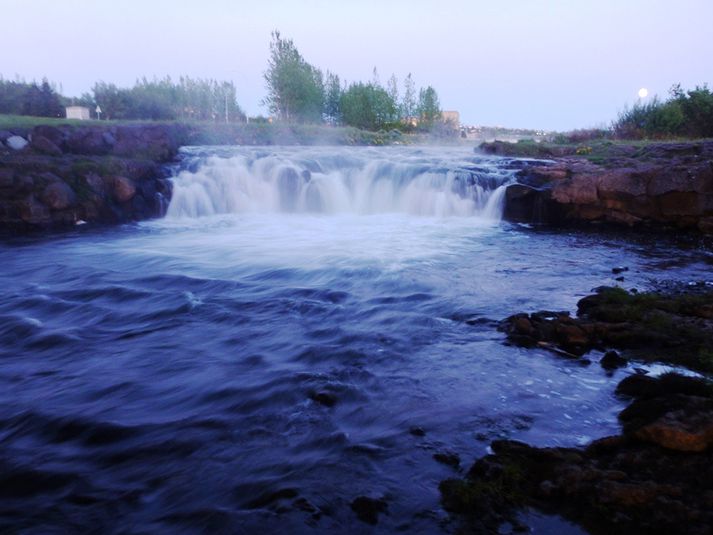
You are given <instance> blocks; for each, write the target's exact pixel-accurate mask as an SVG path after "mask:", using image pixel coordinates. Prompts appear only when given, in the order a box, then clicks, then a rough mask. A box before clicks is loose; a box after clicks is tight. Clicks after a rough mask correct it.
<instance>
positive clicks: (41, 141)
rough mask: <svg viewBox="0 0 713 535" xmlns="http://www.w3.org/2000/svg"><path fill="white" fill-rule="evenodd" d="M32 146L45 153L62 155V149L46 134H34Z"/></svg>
mask: <svg viewBox="0 0 713 535" xmlns="http://www.w3.org/2000/svg"><path fill="white" fill-rule="evenodd" d="M31 146H32V148H33V149H35V150H36V151H38V152H41V153H43V154H48V155H50V156H61V155H62V150H61V149H60V148H59V147H58V146H57V145H55V144H54V143H53V142H52V141H50V140H49V139H47V138H46V137H44V136H33V137H32V145H31Z"/></svg>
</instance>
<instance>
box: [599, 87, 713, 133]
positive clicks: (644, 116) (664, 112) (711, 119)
mask: <svg viewBox="0 0 713 535" xmlns="http://www.w3.org/2000/svg"><path fill="white" fill-rule="evenodd" d="M669 95H670V96H669V98H668V100H666V101H661V100H659V99H658V98H657V97H654V98H653V99H652V100H651V101H650V102H646V103H637V104H635V105H634V106H633V107H631V108H625V109H624V111H623V112H622V113H621V114H619V118H618V119H617V121H616V122H615V123H614V125H613V129H614V133H615V135H616V137H618V138H623V139H642V138H653V139H665V138H674V137H694V138H696V137H713V93H711V91H710V90H709V89H708V87H707V86H705V85H704V86H703V87H696V88H695V89H693V90H689V91H687V92H684V91H683V90H682V89H681V86H680V85H675V86H674V87H672V88H671V91H670V93H669Z"/></svg>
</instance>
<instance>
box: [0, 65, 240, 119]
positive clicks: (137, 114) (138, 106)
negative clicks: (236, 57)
mask: <svg viewBox="0 0 713 535" xmlns="http://www.w3.org/2000/svg"><path fill="white" fill-rule="evenodd" d="M236 94H237V91H236V89H235V85H234V84H233V83H232V82H218V81H217V80H212V79H200V78H190V77H187V76H185V77H184V76H182V77H180V78H179V79H178V81H173V80H172V79H171V78H170V77H168V76H167V77H165V78H162V79H157V78H154V79H151V80H149V79H147V78H142V79H140V80H137V81H136V83H135V84H134V86H133V87H130V88H121V87H117V86H116V85H115V84H112V83H106V82H97V83H95V84H94V86H93V87H92V90H91V92H90V93H84V94H83V95H82V96H81V97H79V98H67V97H64V96H62V95H61V94H60V93H59V92H58V91H57V90H56V88H55V87H54V86H52V85H51V84H50V83H49V82H48V81H47V80H46V79H44V80H43V81H42V83H41V84H39V85H38V84H37V83H36V82H30V83H28V82H25V81H21V80H16V81H8V80H3V79H2V78H0V113H5V114H13V115H35V116H39V117H64V114H65V112H64V107H65V106H70V105H78V106H86V107H88V108H89V109H90V111H91V114H92V116H93V117H96V111H95V110H96V108H97V106H99V108H100V109H101V114H102V115H101V117H103V118H105V119H117V120H122V119H137V120H196V121H215V122H244V121H245V113H244V112H243V110H242V109H241V108H240V106H239V105H238V102H237V98H236Z"/></svg>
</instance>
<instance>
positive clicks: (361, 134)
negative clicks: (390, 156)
mask: <svg viewBox="0 0 713 535" xmlns="http://www.w3.org/2000/svg"><path fill="white" fill-rule="evenodd" d="M136 124H181V125H185V126H186V127H188V128H187V131H188V132H190V134H189V136H188V139H187V140H186V143H187V144H194V145H368V146H380V145H399V144H404V145H408V144H414V143H424V142H427V141H428V136H425V135H422V134H404V133H402V132H400V131H398V130H390V131H379V132H369V131H366V130H360V129H358V128H353V127H348V126H325V125H312V124H284V123H266V122H260V123H257V122H256V123H229V124H224V123H214V122H199V121H196V122H186V123H183V122H176V121H110V120H102V121H78V120H73V119H53V118H48V117H30V116H20V115H0V130H9V131H17V132H18V133H20V134H26V132H25V131H26V130H29V129H31V128H34V127H36V126H41V125H48V126H64V125H71V126H104V127H109V126H119V125H136Z"/></svg>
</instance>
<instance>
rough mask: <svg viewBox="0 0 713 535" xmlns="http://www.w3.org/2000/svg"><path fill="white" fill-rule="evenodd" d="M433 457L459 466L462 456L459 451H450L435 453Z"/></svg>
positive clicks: (444, 462) (454, 466) (447, 463)
mask: <svg viewBox="0 0 713 535" xmlns="http://www.w3.org/2000/svg"><path fill="white" fill-rule="evenodd" d="M433 458H434V459H435V460H436V461H438V462H439V463H441V464H445V465H447V466H450V467H452V468H458V467H459V466H460V457H459V456H458V454H457V453H453V452H450V451H447V452H439V453H434V454H433Z"/></svg>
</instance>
